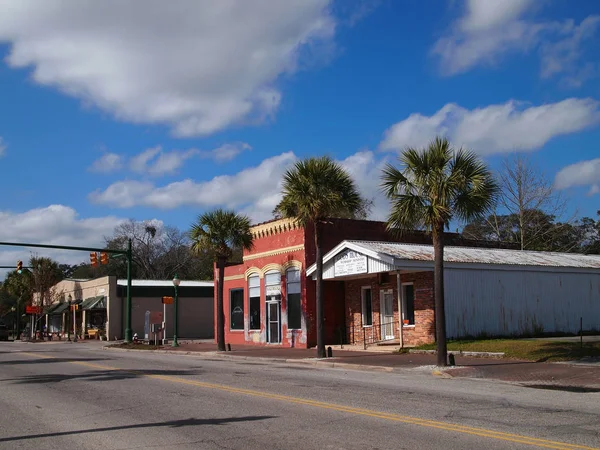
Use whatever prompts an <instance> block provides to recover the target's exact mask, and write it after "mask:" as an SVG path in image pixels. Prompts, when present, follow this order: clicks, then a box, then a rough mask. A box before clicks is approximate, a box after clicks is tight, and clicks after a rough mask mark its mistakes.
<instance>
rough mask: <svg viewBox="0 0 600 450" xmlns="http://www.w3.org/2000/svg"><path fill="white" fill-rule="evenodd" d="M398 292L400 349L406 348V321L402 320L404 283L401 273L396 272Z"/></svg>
mask: <svg viewBox="0 0 600 450" xmlns="http://www.w3.org/2000/svg"><path fill="white" fill-rule="evenodd" d="M396 291H398V319H399V322H400V326H399V328H400V330H399V331H400V332H399V337H400V348H404V336H403V332H404V321H403V320H402V313H403V311H402V281H401V280H400V272H399V271H398V272H396Z"/></svg>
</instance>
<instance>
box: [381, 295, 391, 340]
mask: <svg viewBox="0 0 600 450" xmlns="http://www.w3.org/2000/svg"><path fill="white" fill-rule="evenodd" d="M381 339H383V340H388V339H394V293H393V291H392V290H391V289H388V290H385V291H383V290H382V291H381Z"/></svg>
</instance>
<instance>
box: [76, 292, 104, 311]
mask: <svg viewBox="0 0 600 450" xmlns="http://www.w3.org/2000/svg"><path fill="white" fill-rule="evenodd" d="M81 309H85V310H90V309H106V297H105V296H104V295H99V296H97V297H90V298H86V299H85V300H84V301H83V303H81Z"/></svg>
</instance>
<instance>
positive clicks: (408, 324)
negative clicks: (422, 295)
mask: <svg viewBox="0 0 600 450" xmlns="http://www.w3.org/2000/svg"><path fill="white" fill-rule="evenodd" d="M406 286H412V291H413V298H412V306H413V308H412V309H413V314H412V315H413V323H406V324H405V323H404V319H405V317H406V311H407V309H408V304H407V301H406ZM415 322H416V319H415V283H414V281H407V282H405V283H402V327H403V328H414V327H415V326H416V323H415Z"/></svg>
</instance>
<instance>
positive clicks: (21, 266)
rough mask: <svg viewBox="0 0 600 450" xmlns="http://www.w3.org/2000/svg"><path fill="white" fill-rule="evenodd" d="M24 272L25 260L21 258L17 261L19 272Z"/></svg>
mask: <svg viewBox="0 0 600 450" xmlns="http://www.w3.org/2000/svg"><path fill="white" fill-rule="evenodd" d="M22 272H23V261H21V260H19V261H17V273H22Z"/></svg>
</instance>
